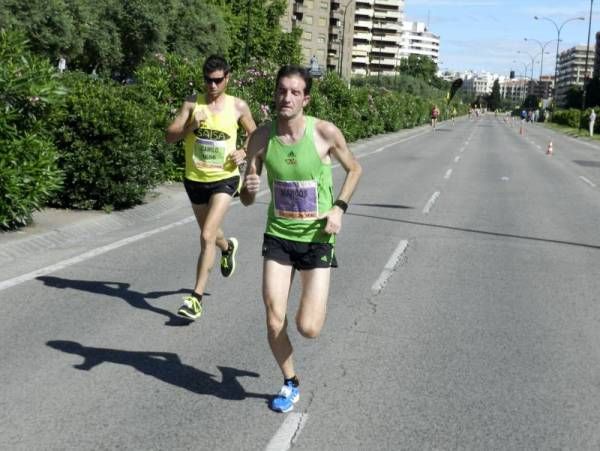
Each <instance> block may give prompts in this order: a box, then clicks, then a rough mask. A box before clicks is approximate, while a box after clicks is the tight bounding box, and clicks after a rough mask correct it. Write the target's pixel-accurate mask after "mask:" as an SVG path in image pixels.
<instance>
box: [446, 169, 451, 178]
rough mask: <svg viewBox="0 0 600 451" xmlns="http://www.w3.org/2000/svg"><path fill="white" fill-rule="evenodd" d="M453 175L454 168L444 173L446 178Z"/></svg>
mask: <svg viewBox="0 0 600 451" xmlns="http://www.w3.org/2000/svg"><path fill="white" fill-rule="evenodd" d="M451 175H452V169H448V170H447V171H446V174H445V175H444V178H445V179H446V180H447V179H449V178H450V176H451Z"/></svg>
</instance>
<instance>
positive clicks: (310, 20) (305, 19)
mask: <svg viewBox="0 0 600 451" xmlns="http://www.w3.org/2000/svg"><path fill="white" fill-rule="evenodd" d="M302 22H304V23H305V24H307V25H312V23H313V18H312V16H304V17H303V18H302Z"/></svg>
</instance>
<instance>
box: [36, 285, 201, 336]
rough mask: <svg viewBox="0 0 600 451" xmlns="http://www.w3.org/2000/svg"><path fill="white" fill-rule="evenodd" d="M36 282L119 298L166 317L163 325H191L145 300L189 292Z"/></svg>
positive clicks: (121, 286) (127, 286) (124, 286)
mask: <svg viewBox="0 0 600 451" xmlns="http://www.w3.org/2000/svg"><path fill="white" fill-rule="evenodd" d="M37 280H41V281H42V282H44V284H45V285H46V286H49V287H53V288H59V289H64V288H72V289H74V290H80V291H87V292H88V293H96V294H102V295H105V296H111V297H115V298H121V299H123V300H124V301H125V302H127V303H128V304H129V305H131V306H132V307H135V308H139V309H142V310H149V311H151V312H154V313H158V314H159V315H164V316H166V317H167V321H166V322H165V325H167V326H187V325H189V324H190V323H191V321H190V320H187V319H185V318H182V317H179V316H177V315H176V314H175V313H172V312H170V311H168V310H165V309H162V308H159V307H155V306H153V305H152V304H150V303H149V302H148V301H147V300H146V299H157V298H160V297H163V296H169V295H172V294H178V293H180V294H188V293H189V290H184V289H183V288H180V289H179V290H176V291H151V292H150V293H140V292H138V291H133V290H130V289H129V287H130V286H131V284H128V283H125V282H109V281H100V280H74V279H64V278H62V277H53V276H40V277H37ZM205 295H208V293H205Z"/></svg>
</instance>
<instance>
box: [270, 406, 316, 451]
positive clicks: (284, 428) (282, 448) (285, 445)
mask: <svg viewBox="0 0 600 451" xmlns="http://www.w3.org/2000/svg"><path fill="white" fill-rule="evenodd" d="M307 420H308V414H307V413H289V414H287V416H286V417H285V421H284V422H283V424H282V425H281V426H280V427H279V429H277V432H275V435H274V436H273V438H272V439H271V441H270V442H269V444H268V445H267V447H266V448H265V451H287V450H288V449H290V448H291V447H292V445H293V444H294V442H295V441H296V439H297V438H298V435H300V432H301V431H302V428H303V427H304V425H305V424H306V421H307Z"/></svg>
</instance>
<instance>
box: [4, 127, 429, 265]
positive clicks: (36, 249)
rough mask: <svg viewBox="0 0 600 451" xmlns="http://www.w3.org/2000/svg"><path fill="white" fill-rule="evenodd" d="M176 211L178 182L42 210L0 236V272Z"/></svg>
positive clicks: (183, 202)
mask: <svg viewBox="0 0 600 451" xmlns="http://www.w3.org/2000/svg"><path fill="white" fill-rule="evenodd" d="M428 129H429V126H428V125H424V126H420V127H415V128H412V129H405V130H401V131H398V132H395V133H389V134H385V135H378V136H373V137H370V138H366V139H363V140H360V141H357V142H355V143H351V144H350V148H351V149H352V150H353V152H355V153H357V154H358V153H359V152H360V151H361V150H363V149H368V148H371V147H373V146H378V145H381V144H385V143H387V142H389V141H393V140H394V139H397V138H399V137H404V136H411V135H414V134H419V133H422V132H423V131H424V130H428ZM177 210H180V211H181V212H180V213H179V214H178V216H180V217H181V218H180V219H183V217H187V216H192V215H193V213H192V209H191V208H190V206H189V200H188V198H187V194H186V193H185V189H184V188H183V184H182V183H178V182H175V183H167V184H163V185H161V186H159V187H157V188H156V189H155V190H154V191H152V192H151V193H149V194H148V195H147V196H146V199H145V202H144V203H143V204H142V205H138V206H136V207H133V208H130V209H127V210H122V211H113V212H112V213H105V212H103V211H90V210H67V209H55V208H46V209H44V210H42V211H39V212H35V213H34V214H33V223H32V225H30V226H27V227H23V228H21V229H18V230H15V231H10V232H0V268H1V267H2V266H3V265H7V264H9V263H12V262H15V261H16V260H17V259H19V258H23V257H27V256H33V255H35V254H39V253H40V252H43V251H45V250H49V249H59V248H65V247H67V246H75V245H76V244H77V243H82V242H84V241H86V240H87V239H90V238H94V237H98V236H102V235H104V234H107V233H109V232H112V231H118V230H122V229H125V228H127V227H132V226H133V225H138V224H144V223H148V224H150V223H155V222H157V221H158V220H159V219H160V218H163V217H169V216H173V215H174V214H176V213H178V212H177ZM183 212H184V213H183ZM184 215H185V216H184Z"/></svg>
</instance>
